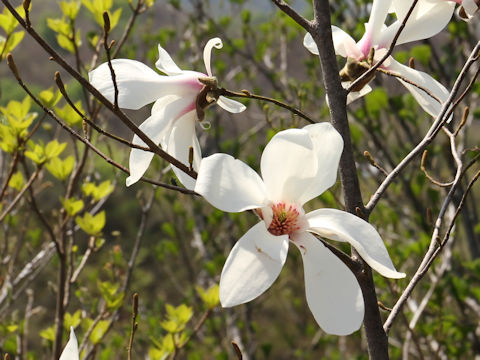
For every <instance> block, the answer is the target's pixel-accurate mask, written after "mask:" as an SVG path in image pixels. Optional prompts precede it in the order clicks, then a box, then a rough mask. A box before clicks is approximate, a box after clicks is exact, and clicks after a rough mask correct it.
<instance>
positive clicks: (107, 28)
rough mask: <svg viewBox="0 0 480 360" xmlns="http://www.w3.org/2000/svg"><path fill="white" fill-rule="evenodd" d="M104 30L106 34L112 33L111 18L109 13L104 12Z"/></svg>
mask: <svg viewBox="0 0 480 360" xmlns="http://www.w3.org/2000/svg"><path fill="white" fill-rule="evenodd" d="M103 30H104V31H105V33H106V34H108V33H109V32H110V16H108V12H107V11H104V12H103Z"/></svg>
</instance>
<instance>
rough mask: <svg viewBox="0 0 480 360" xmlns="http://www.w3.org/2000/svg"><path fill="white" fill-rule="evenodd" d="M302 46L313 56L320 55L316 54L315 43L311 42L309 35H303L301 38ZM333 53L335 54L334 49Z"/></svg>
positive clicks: (311, 38)
mask: <svg viewBox="0 0 480 360" xmlns="http://www.w3.org/2000/svg"><path fill="white" fill-rule="evenodd" d="M334 44H335V43H334ZM303 46H305V47H306V48H307V50H308V51H310V52H311V53H312V54H313V55H319V54H320V53H319V52H318V48H317V44H315V41H313V37H312V35H310V33H306V34H305V37H304V38H303ZM335 52H337V51H336V49H335ZM339 55H340V54H339ZM342 56H343V55H342Z"/></svg>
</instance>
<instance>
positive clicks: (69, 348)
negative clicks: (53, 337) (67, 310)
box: [59, 326, 79, 360]
mask: <svg viewBox="0 0 480 360" xmlns="http://www.w3.org/2000/svg"><path fill="white" fill-rule="evenodd" d="M59 360H79V355H78V342H77V337H76V336H75V332H74V331H73V326H70V340H68V342H67V345H65V348H64V349H63V352H62V355H60V359H59Z"/></svg>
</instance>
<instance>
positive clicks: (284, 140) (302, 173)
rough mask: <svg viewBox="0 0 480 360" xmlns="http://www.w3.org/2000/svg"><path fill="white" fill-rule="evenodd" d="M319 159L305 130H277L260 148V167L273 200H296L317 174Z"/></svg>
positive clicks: (303, 194)
mask: <svg viewBox="0 0 480 360" xmlns="http://www.w3.org/2000/svg"><path fill="white" fill-rule="evenodd" d="M317 166H318V161H317V159H316V154H315V150H314V146H313V143H312V139H311V138H310V134H309V132H308V131H306V130H304V129H288V130H284V131H280V132H279V133H277V134H276V135H275V136H274V137H273V138H272V139H271V140H270V142H269V143H268V144H267V146H266V147H265V150H263V154H262V159H261V162H260V167H261V170H262V177H263V181H264V182H265V187H266V189H267V191H268V194H269V199H270V200H271V201H273V202H280V201H286V202H289V203H298V201H299V200H300V199H302V198H305V197H308V196H309V195H308V194H305V192H306V190H308V189H309V188H310V186H311V185H312V184H313V182H314V181H317V180H316V179H315V175H316V174H317Z"/></svg>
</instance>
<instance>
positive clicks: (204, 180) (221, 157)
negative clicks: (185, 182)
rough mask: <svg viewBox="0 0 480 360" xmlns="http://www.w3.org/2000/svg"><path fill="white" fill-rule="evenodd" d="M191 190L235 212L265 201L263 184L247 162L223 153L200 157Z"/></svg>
mask: <svg viewBox="0 0 480 360" xmlns="http://www.w3.org/2000/svg"><path fill="white" fill-rule="evenodd" d="M195 192H197V193H199V194H200V195H202V196H203V197H204V198H205V199H206V200H207V201H208V202H209V203H211V204H212V205H213V206H215V207H216V208H218V209H220V210H222V211H227V212H239V211H244V210H248V209H256V208H261V207H263V206H264V205H266V202H267V199H266V190H265V184H264V183H263V181H262V179H261V178H260V176H258V174H257V173H256V172H255V171H254V170H253V169H252V168H250V167H249V166H248V165H246V164H245V163H243V162H242V161H240V160H236V159H235V158H233V157H232V156H230V155H227V154H214V155H211V156H209V157H206V158H204V159H202V162H201V164H200V169H199V171H198V177H197V183H196V185H195Z"/></svg>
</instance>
